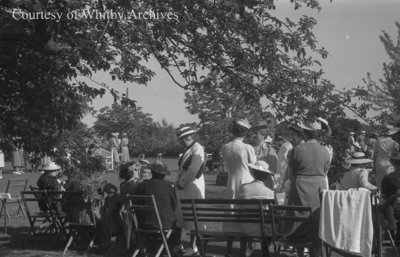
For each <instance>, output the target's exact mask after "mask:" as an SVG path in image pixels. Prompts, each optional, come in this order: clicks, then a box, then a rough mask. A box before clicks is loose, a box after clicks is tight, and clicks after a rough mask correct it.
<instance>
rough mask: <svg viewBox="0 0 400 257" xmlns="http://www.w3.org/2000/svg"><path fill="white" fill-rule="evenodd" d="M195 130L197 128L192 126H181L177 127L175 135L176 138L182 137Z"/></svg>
mask: <svg viewBox="0 0 400 257" xmlns="http://www.w3.org/2000/svg"><path fill="white" fill-rule="evenodd" d="M196 132H197V129H195V128H194V127H193V126H189V125H188V126H183V127H181V128H178V130H177V131H176V135H177V136H178V138H182V137H184V136H187V135H191V134H194V133H196Z"/></svg>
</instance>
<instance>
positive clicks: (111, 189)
mask: <svg viewBox="0 0 400 257" xmlns="http://www.w3.org/2000/svg"><path fill="white" fill-rule="evenodd" d="M103 191H104V192H105V193H106V194H107V196H108V197H110V196H114V195H115V194H116V193H117V192H118V188H117V187H116V186H115V185H114V184H111V183H107V184H106V185H105V186H104V187H103Z"/></svg>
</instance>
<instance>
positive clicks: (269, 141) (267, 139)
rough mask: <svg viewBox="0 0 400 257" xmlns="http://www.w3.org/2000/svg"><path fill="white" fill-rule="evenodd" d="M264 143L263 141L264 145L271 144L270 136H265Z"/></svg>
mask: <svg viewBox="0 0 400 257" xmlns="http://www.w3.org/2000/svg"><path fill="white" fill-rule="evenodd" d="M264 141H265V143H271V142H272V138H271V137H270V136H267V138H266V139H265V140H264Z"/></svg>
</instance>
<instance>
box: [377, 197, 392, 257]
mask: <svg viewBox="0 0 400 257" xmlns="http://www.w3.org/2000/svg"><path fill="white" fill-rule="evenodd" d="M371 207H372V215H373V221H374V243H375V244H376V248H377V249H376V250H377V256H378V257H382V256H383V255H382V246H383V237H382V236H384V235H385V234H386V235H387V237H388V238H389V242H390V245H391V246H392V247H393V250H394V252H395V253H396V255H399V252H398V250H397V246H396V244H395V242H394V239H393V235H392V232H391V231H390V230H389V228H382V226H381V224H380V218H379V216H380V214H379V194H378V193H376V194H371ZM381 215H382V214H381Z"/></svg>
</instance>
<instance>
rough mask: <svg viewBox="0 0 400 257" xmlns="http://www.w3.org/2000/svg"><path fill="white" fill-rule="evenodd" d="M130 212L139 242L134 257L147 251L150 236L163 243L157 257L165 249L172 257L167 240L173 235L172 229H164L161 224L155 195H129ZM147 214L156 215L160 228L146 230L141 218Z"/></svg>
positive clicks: (169, 256) (156, 255) (156, 256)
mask: <svg viewBox="0 0 400 257" xmlns="http://www.w3.org/2000/svg"><path fill="white" fill-rule="evenodd" d="M127 197H128V210H129V211H130V214H131V215H132V220H133V232H134V233H135V235H136V238H137V240H138V244H137V247H136V249H135V251H134V252H133V255H132V256H133V257H136V256H137V255H138V254H139V252H140V251H144V250H146V247H145V241H146V240H149V238H150V236H154V239H158V240H160V239H161V241H162V243H161V245H160V247H159V248H158V250H157V253H156V254H155V257H159V256H160V255H161V253H162V251H163V249H164V248H165V252H166V254H167V256H168V257H171V251H170V249H169V247H168V242H167V240H168V239H169V237H170V236H171V234H172V229H170V228H169V229H164V228H163V226H162V223H161V218H160V214H159V212H158V208H157V203H156V200H155V198H154V196H153V195H151V196H143V195H128V196H127ZM147 213H155V214H156V217H157V221H158V222H157V223H158V226H157V227H155V228H153V227H152V228H145V227H143V226H142V225H141V224H140V217H143V215H146V214H147ZM152 239H153V238H152Z"/></svg>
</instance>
